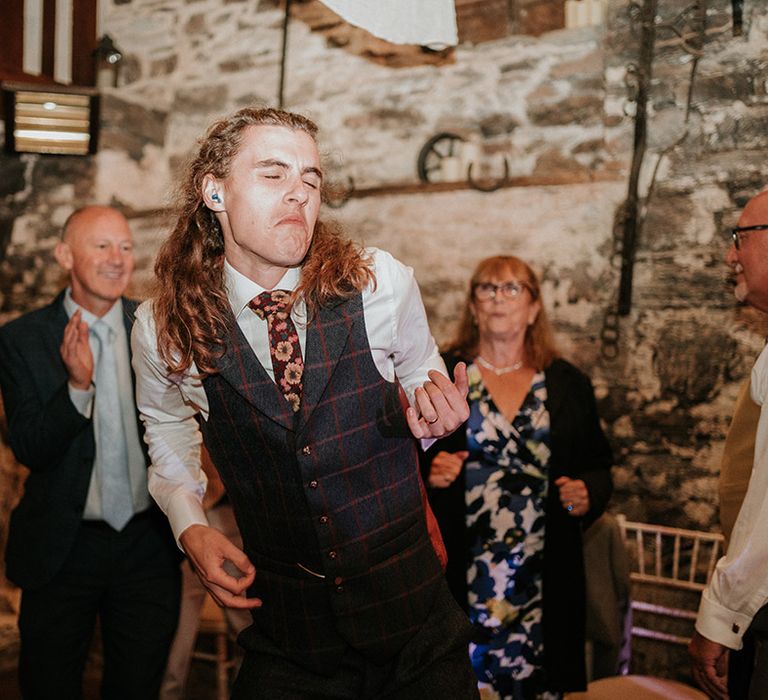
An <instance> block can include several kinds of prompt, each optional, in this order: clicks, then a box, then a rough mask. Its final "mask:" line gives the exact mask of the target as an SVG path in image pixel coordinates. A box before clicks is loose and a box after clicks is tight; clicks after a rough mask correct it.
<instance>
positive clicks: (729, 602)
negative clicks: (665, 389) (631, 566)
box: [696, 348, 768, 649]
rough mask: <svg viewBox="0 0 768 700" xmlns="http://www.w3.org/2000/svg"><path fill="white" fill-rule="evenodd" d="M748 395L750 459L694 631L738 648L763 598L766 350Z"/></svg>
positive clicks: (767, 525)
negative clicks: (754, 415) (752, 424)
mask: <svg viewBox="0 0 768 700" xmlns="http://www.w3.org/2000/svg"><path fill="white" fill-rule="evenodd" d="M752 398H753V399H754V401H755V403H757V404H758V405H759V406H760V407H761V409H760V418H759V421H758V424H757V433H756V440H755V461H754V466H753V468H752V476H751V478H750V480H749V487H748V489H747V493H746V496H745V497H744V503H743V504H742V507H741V510H740V511H739V515H738V517H737V519H736V524H735V525H734V528H733V535H732V537H731V542H730V544H729V546H728V552H727V554H726V555H725V556H724V557H722V558H721V559H720V560H719V561H718V563H717V566H716V567H715V571H714V574H713V575H712V580H711V581H710V583H709V585H708V586H707V588H706V589H705V590H704V593H703V594H702V598H701V604H700V606H699V614H698V617H697V619H696V629H697V631H698V632H699V633H700V634H702V635H703V636H704V637H706V638H707V639H710V640H712V641H715V642H718V643H719V644H722V645H723V646H726V647H729V648H731V649H740V648H741V646H742V636H743V634H744V632H746V630H747V628H748V627H749V625H750V623H751V622H752V618H753V617H754V616H755V613H756V612H757V611H758V610H759V609H760V608H761V607H762V606H763V605H765V604H766V603H767V602H768V578H766V576H765V575H764V574H765V571H766V569H768V538H766V536H765V533H766V532H768V407H767V406H766V399H768V348H766V349H765V350H763V352H762V353H761V355H760V357H759V358H758V359H757V362H756V363H755V366H754V368H753V370H752Z"/></svg>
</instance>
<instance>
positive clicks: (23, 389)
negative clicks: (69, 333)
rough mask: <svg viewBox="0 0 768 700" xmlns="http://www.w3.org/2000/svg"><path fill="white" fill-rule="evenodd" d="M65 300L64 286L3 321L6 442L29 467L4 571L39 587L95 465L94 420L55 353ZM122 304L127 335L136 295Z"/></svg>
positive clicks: (59, 560)
mask: <svg viewBox="0 0 768 700" xmlns="http://www.w3.org/2000/svg"><path fill="white" fill-rule="evenodd" d="M63 300H64V293H63V292H62V293H61V294H59V295H58V296H57V297H56V299H54V301H53V302H52V303H51V304H49V305H48V306H45V307H43V308H41V309H37V310H36V311H32V312H30V313H28V314H25V315H24V316H21V317H19V318H17V319H15V320H14V321H11V322H10V323H7V324H6V325H5V326H3V327H2V328H0V388H2V393H3V401H4V404H5V414H6V418H7V421H8V431H9V436H10V445H11V449H12V450H13V453H14V455H15V456H16V459H17V460H18V461H19V462H21V463H22V464H24V465H25V466H26V467H28V468H29V470H30V474H29V477H28V478H27V481H26V484H25V489H24V495H23V497H22V499H21V502H20V503H19V505H18V506H17V508H16V509H15V510H14V511H13V513H12V515H11V523H10V531H9V535H8V545H7V547H6V553H5V561H6V567H7V575H8V578H9V579H11V581H13V582H14V583H16V584H17V585H18V586H20V587H21V588H25V589H35V588H39V587H42V586H44V585H45V584H46V583H48V582H49V581H50V580H51V579H52V578H53V577H54V576H55V575H56V573H57V572H58V571H59V569H60V568H61V567H62V565H63V563H64V561H65V560H66V558H67V555H68V554H69V552H70V550H71V548H72V545H73V543H74V541H75V536H76V534H77V530H78V527H79V525H80V521H81V519H82V514H83V508H84V507H85V499H86V496H87V494H88V485H89V483H90V479H91V470H92V469H93V457H94V452H95V442H94V436H93V423H92V421H91V419H89V418H85V417H84V416H82V415H81V414H80V413H78V411H77V409H76V408H75V406H74V405H73V403H72V401H71V400H70V398H69V391H68V389H67V379H68V377H67V371H66V368H65V367H64V363H63V361H62V359H61V354H60V352H59V345H60V344H61V340H62V337H63V333H64V327H65V326H66V325H67V322H68V320H69V319H68V317H67V313H66V311H65V310H64V305H63ZM122 304H123V310H124V318H125V327H126V330H127V331H128V334H129V336H130V332H131V326H132V325H133V314H134V311H135V310H136V306H137V302H135V301H131V300H129V299H123V300H122ZM139 425H141V423H140V422H139ZM142 444H143V441H142Z"/></svg>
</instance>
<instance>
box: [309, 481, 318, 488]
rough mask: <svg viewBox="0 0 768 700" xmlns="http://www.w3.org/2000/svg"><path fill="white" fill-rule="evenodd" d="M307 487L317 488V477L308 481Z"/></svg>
mask: <svg viewBox="0 0 768 700" xmlns="http://www.w3.org/2000/svg"><path fill="white" fill-rule="evenodd" d="M309 488H311V489H316V488H317V479H312V481H310V482H309Z"/></svg>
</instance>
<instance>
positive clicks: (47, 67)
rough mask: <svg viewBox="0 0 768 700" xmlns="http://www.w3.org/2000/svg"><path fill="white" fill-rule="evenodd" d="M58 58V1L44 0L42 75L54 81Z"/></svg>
mask: <svg viewBox="0 0 768 700" xmlns="http://www.w3.org/2000/svg"><path fill="white" fill-rule="evenodd" d="M55 56H56V0H43V60H42V71H41V72H42V74H43V75H44V76H45V77H46V78H50V79H51V80H53V65H54V60H55Z"/></svg>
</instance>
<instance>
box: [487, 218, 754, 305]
mask: <svg viewBox="0 0 768 700" xmlns="http://www.w3.org/2000/svg"><path fill="white" fill-rule="evenodd" d="M767 228H768V227H767ZM524 289H527V286H526V285H524V284H519V283H518V282H505V283H504V284H493V283H492V282H480V283H478V284H476V285H475V286H474V287H473V288H472V293H473V294H474V296H475V299H477V301H489V300H490V299H496V297H497V295H498V293H499V292H501V298H503V299H517V297H519V296H520V294H521V292H522V291H523V290H524Z"/></svg>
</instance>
